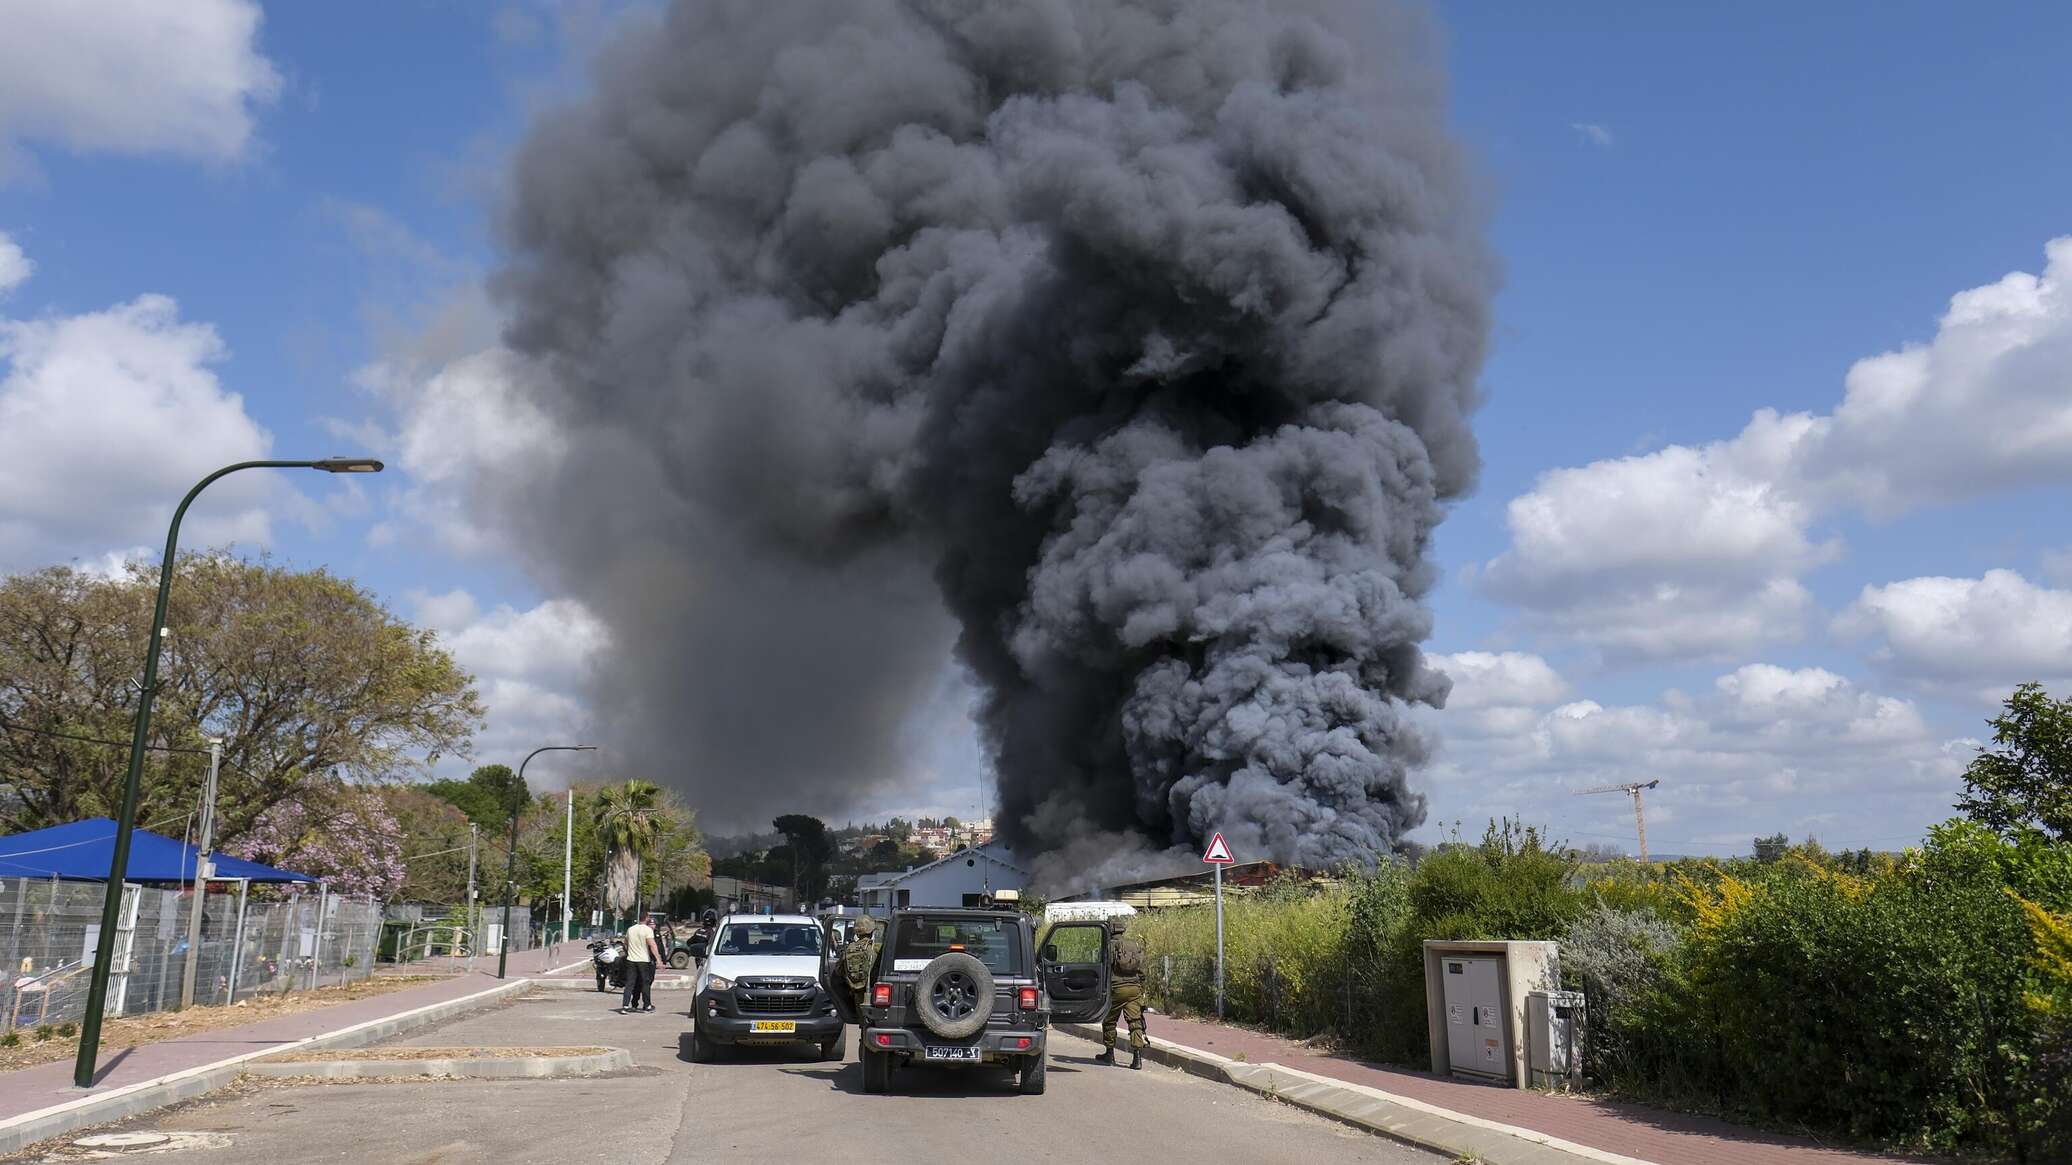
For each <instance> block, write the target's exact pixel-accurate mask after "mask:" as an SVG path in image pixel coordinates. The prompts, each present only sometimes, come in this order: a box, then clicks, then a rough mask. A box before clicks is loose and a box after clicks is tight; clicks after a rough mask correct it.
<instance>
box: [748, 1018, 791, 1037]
mask: <svg viewBox="0 0 2072 1165" xmlns="http://www.w3.org/2000/svg"><path fill="white" fill-rule="evenodd" d="M748 1030H749V1031H752V1032H754V1033H755V1034H757V1035H765V1034H769V1035H791V1034H793V1033H794V1032H796V1031H798V1030H799V1025H798V1022H797V1021H796V1020H790V1019H758V1020H754V1021H752V1022H750V1023H749V1025H748Z"/></svg>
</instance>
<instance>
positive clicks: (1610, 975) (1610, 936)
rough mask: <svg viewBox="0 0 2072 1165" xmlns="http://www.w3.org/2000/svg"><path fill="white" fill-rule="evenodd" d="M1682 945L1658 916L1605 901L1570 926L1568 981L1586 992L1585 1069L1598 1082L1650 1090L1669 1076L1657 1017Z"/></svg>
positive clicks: (1564, 956)
mask: <svg viewBox="0 0 2072 1165" xmlns="http://www.w3.org/2000/svg"><path fill="white" fill-rule="evenodd" d="M1682 943H1683V935H1682V933H1681V932H1680V931H1679V930H1678V929H1677V928H1676V927H1674V926H1672V925H1671V924H1669V923H1668V922H1665V921H1663V920H1662V919H1661V918H1659V917H1657V916H1656V915H1655V914H1653V913H1651V912H1648V911H1644V910H1620V909H1617V908H1614V907H1612V906H1608V905H1606V904H1605V903H1604V902H1602V901H1600V902H1598V903H1597V904H1596V905H1594V906H1592V907H1591V908H1590V910H1589V911H1588V912H1587V913H1585V914H1584V915H1583V916H1582V917H1580V918H1578V919H1576V920H1575V921H1574V922H1573V923H1571V924H1569V928H1568V933H1566V934H1564V935H1563V936H1562V937H1561V972H1562V979H1563V981H1564V982H1566V983H1568V984H1569V985H1571V986H1572V987H1574V988H1576V989H1579V990H1581V991H1582V992H1583V994H1584V1003H1585V1009H1584V1013H1585V1016H1586V1019H1587V1024H1586V1029H1585V1030H1586V1034H1585V1040H1584V1048H1583V1069H1584V1071H1585V1072H1586V1073H1587V1074H1589V1075H1590V1076H1591V1077H1593V1078H1594V1079H1596V1080H1599V1081H1601V1082H1604V1083H1607V1084H1612V1085H1615V1086H1619V1087H1625V1088H1636V1087H1638V1088H1641V1089H1643V1090H1644V1089H1646V1088H1648V1087H1650V1086H1651V1085H1654V1084H1658V1083H1659V1082H1660V1080H1661V1079H1662V1072H1663V1068H1664V1065H1663V1064H1662V1063H1661V1062H1660V1055H1659V1053H1660V1051H1661V1049H1660V1048H1659V1047H1658V1045H1657V1041H1656V1040H1655V1038H1654V1036H1655V1034H1656V1031H1657V1028H1656V1027H1655V1026H1654V1023H1653V1021H1654V1020H1656V1019H1657V1018H1658V1017H1659V1014H1660V1010H1661V1009H1660V1001H1661V993H1662V989H1663V986H1664V984H1665V982H1666V980H1667V977H1668V975H1669V973H1670V966H1671V960H1672V959H1673V958H1674V957H1675V956H1676V954H1677V952H1678V950H1679V948H1680V947H1681V945H1682Z"/></svg>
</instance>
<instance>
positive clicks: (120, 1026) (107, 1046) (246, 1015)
mask: <svg viewBox="0 0 2072 1165" xmlns="http://www.w3.org/2000/svg"><path fill="white" fill-rule="evenodd" d="M442 978H445V976H443V975H396V976H386V975H383V976H376V977H374V978H371V979H362V980H360V981H359V982H357V983H348V984H346V985H345V986H343V987H319V988H317V989H316V990H314V991H294V992H290V993H288V994H285V995H272V994H268V995H261V996H257V997H255V998H252V999H247V1000H245V1001H244V1002H242V1003H235V1004H231V1005H230V1006H228V1007H190V1008H188V1009H187V1010H185V1011H154V1012H152V1013H150V1014H148V1015H129V1016H121V1017H118V1018H114V1019H110V1020H108V1021H107V1022H106V1023H104V1024H102V1025H101V1055H102V1057H103V1058H104V1059H105V1058H106V1057H107V1055H108V1054H109V1053H111V1052H113V1051H116V1050H117V1049H120V1048H129V1047H137V1046H139V1045H143V1044H156V1043H162V1042H164V1041H166V1040H177V1039H179V1038H180V1037H182V1036H190V1035H196V1034H198V1033H201V1032H212V1031H221V1030H223V1029H224V1028H233V1027H243V1026H244V1025H245V1024H248V1023H257V1022H258V1021H260V1020H262V1019H271V1018H273V1017H274V1016H277V1015H293V1014H295V1013H296V1012H302V1011H316V1010H319V1009H321V1008H326V1007H333V1006H336V1005H337V1004H340V1003H348V1002H351V1001H352V1000H355V999H367V998H371V997H373V996H376V995H387V994H388V993H389V992H391V991H401V990H404V989H405V988H409V987H417V986H421V985H423V984H425V983H431V982H434V981H436V980H439V979H442ZM73 1026H74V1032H73V1034H72V1035H70V1036H61V1035H56V1034H53V1035H51V1036H50V1037H49V1038H47V1039H40V1040H39V1039H37V1038H36V1029H35V1028H34V1027H33V1026H30V1027H18V1028H16V1029H15V1031H16V1032H17V1033H19V1034H20V1036H21V1040H22V1042H21V1043H20V1044H18V1045H16V1046H15V1047H12V1048H5V1047H0V1071H7V1070H10V1069H14V1068H27V1067H29V1066H31V1065H34V1064H47V1063H50V1062H51V1061H53V1060H69V1059H71V1058H72V1057H73V1056H75V1055H77V1054H78V1053H79V1037H78V1032H77V1025H76V1024H75V1025H73Z"/></svg>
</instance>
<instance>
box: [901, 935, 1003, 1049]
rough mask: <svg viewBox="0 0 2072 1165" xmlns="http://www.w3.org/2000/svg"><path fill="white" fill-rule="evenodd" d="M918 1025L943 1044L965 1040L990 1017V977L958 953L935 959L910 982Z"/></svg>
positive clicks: (943, 955)
mask: <svg viewBox="0 0 2072 1165" xmlns="http://www.w3.org/2000/svg"><path fill="white" fill-rule="evenodd" d="M914 1009H915V1010H916V1011H919V1012H920V1013H921V1023H922V1024H923V1025H924V1026H925V1027H927V1029H928V1030H929V1031H932V1032H934V1033H935V1034H936V1035H939V1036H941V1037H942V1038H944V1039H946V1040H968V1039H970V1038H971V1037H972V1036H975V1035H977V1034H978V1033H979V1032H980V1031H982V1030H984V1028H985V1026H986V1020H988V1019H990V1018H992V1015H993V973H992V972H991V971H988V970H986V965H985V964H984V963H981V962H979V961H978V960H977V959H974V958H972V957H971V956H970V955H967V954H964V953H962V952H961V951H952V952H950V953H948V954H942V955H937V956H935V958H934V959H933V960H931V961H930V962H929V964H928V965H927V966H926V967H923V968H921V977H920V978H919V979H916V980H914Z"/></svg>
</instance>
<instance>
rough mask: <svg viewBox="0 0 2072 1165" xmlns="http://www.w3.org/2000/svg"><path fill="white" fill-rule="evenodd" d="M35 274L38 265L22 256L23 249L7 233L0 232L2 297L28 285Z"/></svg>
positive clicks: (0, 290)
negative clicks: (25, 284) (29, 279)
mask: <svg viewBox="0 0 2072 1165" xmlns="http://www.w3.org/2000/svg"><path fill="white" fill-rule="evenodd" d="M35 273H36V264H34V263H32V262H30V261H29V257H28V256H27V255H24V254H22V249H21V247H19V246H17V245H16V244H15V241H14V240H13V239H11V238H9V237H8V235H7V232H6V231H0V297H4V296H5V295H6V294H7V293H8V292H10V291H13V290H14V289H15V288H17V287H20V286H21V285H22V284H23V283H26V282H27V281H28V278H29V276H31V275H34V274H35Z"/></svg>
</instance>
